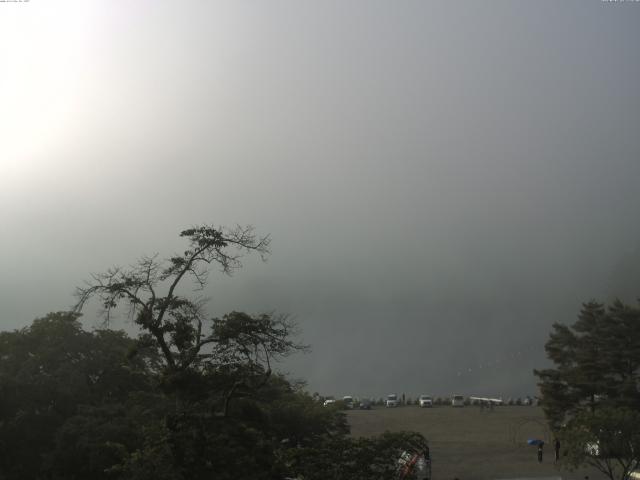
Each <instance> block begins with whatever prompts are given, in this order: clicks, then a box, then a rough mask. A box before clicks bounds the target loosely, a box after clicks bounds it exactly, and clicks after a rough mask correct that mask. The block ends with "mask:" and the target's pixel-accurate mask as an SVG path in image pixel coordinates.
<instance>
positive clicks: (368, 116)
mask: <svg viewBox="0 0 640 480" xmlns="http://www.w3.org/2000/svg"><path fill="white" fill-rule="evenodd" d="M638 25H640V3H635V2H622V3H616V2H601V1H599V0H594V1H573V2H570V1H567V2H556V1H554V2H533V1H532V2H510V1H504V2H498V1H492V2H488V1H487V2H476V1H468V2H437V3H436V2H424V1H404V2H397V1H387V2H382V1H380V2H378V1H371V0H366V1H365V0H363V1H348V2H344V1H335V2H325V1H323V2H299V1H293V0H292V1H272V2H258V1H255V2H237V1H228V2H197V1H193V2H169V1H167V2H159V1H139V2H97V1H93V2H92V1H86V0H83V1H81V2H62V1H60V2H58V1H57V2H45V1H42V0H32V1H30V2H28V3H0V40H1V41H0V60H1V63H0V65H2V67H1V68H2V75H0V138H1V141H0V219H1V221H2V235H1V236H0V267H1V275H0V327H1V328H2V329H14V328H20V327H23V326H25V325H28V324H29V323H30V322H31V321H32V320H33V319H34V318H36V317H39V316H42V315H44V314H46V313H47V312H49V311H56V310H64V309H68V308H70V306H72V305H73V303H74V298H73V295H72V294H73V291H74V288H75V286H76V285H79V284H81V283H82V281H83V280H84V279H85V278H87V277H88V276H89V274H90V273H92V272H99V271H103V270H105V269H107V268H108V267H110V266H112V265H115V264H122V265H127V264H131V263H133V262H135V260H136V258H138V257H139V256H140V255H142V254H151V253H156V252H157V253H159V254H160V255H161V256H165V255H166V256H169V255H171V254H172V253H173V252H174V251H180V250H181V249H183V243H181V241H180V239H179V238H178V233H179V231H180V230H181V229H183V228H186V227H189V226H192V225H196V224H201V223H212V224H215V225H234V224H252V225H254V226H255V227H256V230H257V232H258V233H264V234H266V233H270V234H271V237H272V254H271V256H270V257H269V259H268V261H267V262H266V263H261V262H260V261H259V260H257V259H251V258H248V259H247V261H246V262H245V266H244V268H243V269H242V270H240V271H238V272H236V274H235V275H234V276H233V277H230V278H229V277H224V276H221V275H217V274H216V275H212V277H211V283H210V287H209V288H208V289H207V291H206V292H205V293H206V294H207V295H209V296H210V297H211V302H210V304H209V311H210V313H211V315H216V316H217V315H222V314H223V313H225V312H227V311H230V310H244V311H247V312H250V313H258V312H262V311H276V312H281V313H289V314H291V315H293V316H294V317H295V318H296V319H297V321H298V324H299V325H300V330H301V333H300V340H301V341H303V342H305V343H308V344H310V345H311V347H312V350H311V352H310V353H308V354H305V355H298V356H296V357H293V358H290V359H287V360H286V361H285V362H284V363H282V364H281V365H280V369H281V370H283V371H288V372H289V373H290V374H291V375H292V376H294V377H297V378H304V379H306V380H307V381H308V388H309V389H310V391H319V392H320V393H323V394H335V395H343V394H352V395H374V396H381V395H385V394H387V393H390V392H397V393H399V394H401V393H403V392H405V393H406V394H407V395H416V394H420V393H431V394H433V395H448V394H451V393H453V392H456V393H463V394H488V395H504V396H509V395H527V394H529V395H535V394H536V393H537V389H536V385H535V378H534V377H533V375H532V369H533V368H540V367H544V366H545V365H546V363H545V354H544V342H545V340H546V338H547V336H548V333H549V330H550V326H551V324H552V323H553V322H555V321H560V322H565V323H571V322H573V321H574V319H575V315H576V313H577V312H578V310H579V308H580V304H581V302H583V301H587V300H590V299H592V298H595V299H598V300H602V301H608V300H610V299H612V298H613V297H615V296H621V297H622V298H623V299H625V300H626V301H629V302H631V301H635V299H636V298H637V297H638V296H640V222H639V221H638V218H639V216H638V213H639V210H640V208H639V207H640V188H638V185H639V180H640V90H639V88H638V86H639V84H640V56H639V55H638V45H639V42H640V28H638ZM84 321H85V323H86V325H87V327H88V328H91V327H94V326H97V325H98V324H99V320H98V319H97V318H96V316H95V308H94V309H92V308H89V310H88V311H87V313H86V315H85V318H84ZM119 325H120V326H123V327H125V328H128V329H130V330H131V325H130V324H128V323H127V321H126V318H124V317H123V318H122V319H121V321H120V324H119Z"/></svg>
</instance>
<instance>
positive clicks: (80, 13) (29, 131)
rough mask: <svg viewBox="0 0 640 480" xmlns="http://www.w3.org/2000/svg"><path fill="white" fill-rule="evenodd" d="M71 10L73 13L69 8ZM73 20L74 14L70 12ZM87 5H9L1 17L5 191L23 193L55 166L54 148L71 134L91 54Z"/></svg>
mask: <svg viewBox="0 0 640 480" xmlns="http://www.w3.org/2000/svg"><path fill="white" fill-rule="evenodd" d="M68 7H72V8H68ZM70 12H71V13H72V15H69V13H70ZM90 14H91V11H90V8H89V7H88V6H87V3H84V5H83V3H82V2H72V3H66V4H61V3H58V2H29V3H11V4H10V3H6V4H3V5H2V12H1V13H0V59H1V60H2V67H3V68H2V75H1V76H0V132H1V133H0V137H1V138H2V141H1V142H0V186H1V187H2V188H3V190H5V191H6V190H7V189H8V190H15V189H21V188H24V187H25V186H26V184H27V182H28V181H29V179H30V177H31V176H32V174H33V173H34V172H35V171H38V172H39V174H40V175H43V174H44V175H45V176H46V173H47V172H48V171H51V169H52V168H53V167H54V165H52V163H53V161H52V160H51V157H50V152H51V149H53V148H54V147H55V146H56V144H57V143H58V142H63V141H66V137H68V136H69V135H71V123H72V120H73V118H72V117H73V115H74V112H76V111H78V109H79V108H80V106H81V105H80V103H81V102H80V99H81V97H82V89H81V85H82V76H83V74H84V72H83V71H81V68H80V65H82V62H79V61H78V60H80V59H83V57H84V56H86V55H87V53H86V52H87V51H88V49H87V44H88V38H87V36H88V30H89V28H90V23H91V22H90V21H89V20H90V16H91V15H90Z"/></svg>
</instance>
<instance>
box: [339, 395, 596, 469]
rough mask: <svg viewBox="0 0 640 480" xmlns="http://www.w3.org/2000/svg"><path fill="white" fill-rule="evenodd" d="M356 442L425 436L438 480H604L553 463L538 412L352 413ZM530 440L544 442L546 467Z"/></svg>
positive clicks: (417, 410) (378, 410)
mask: <svg viewBox="0 0 640 480" xmlns="http://www.w3.org/2000/svg"><path fill="white" fill-rule="evenodd" d="M347 418H348V420H349V424H350V425H351V433H352V435H354V436H371V435H376V434H379V433H382V432H384V431H385V430H389V431H399V430H413V431H416V432H420V433H422V434H423V435H424V436H425V437H426V438H427V440H429V445H430V448H431V457H432V461H433V467H432V475H433V478H434V480H440V479H448V480H453V479H454V478H459V479H460V480H475V479H478V480H484V479H506V478H522V477H562V478H563V479H572V480H573V479H576V480H578V479H580V480H583V479H584V478H585V476H586V475H588V476H589V479H590V480H594V479H600V478H603V476H602V474H600V473H599V472H597V471H596V470H592V469H589V470H577V471H573V472H570V471H567V470H563V469H561V468H560V467H559V466H557V465H556V464H555V462H554V451H553V438H551V434H550V433H549V432H548V430H547V429H546V426H545V422H544V416H543V413H542V410H541V409H540V408H539V407H516V406H513V407H506V406H505V407H496V408H495V409H494V410H492V411H489V410H481V409H480V408H479V407H464V408H452V407H445V406H442V407H434V408H418V407H416V406H405V407H399V408H389V409H386V408H383V407H378V408H374V409H373V410H351V411H349V412H348V414H347ZM529 438H540V439H543V440H544V441H545V447H544V456H543V461H542V463H538V460H537V455H536V454H537V450H536V447H533V446H529V445H527V444H526V442H527V439H529Z"/></svg>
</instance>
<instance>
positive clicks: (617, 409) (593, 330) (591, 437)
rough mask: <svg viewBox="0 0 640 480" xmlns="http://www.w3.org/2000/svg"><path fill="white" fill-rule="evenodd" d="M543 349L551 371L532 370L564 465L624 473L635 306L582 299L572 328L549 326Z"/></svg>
mask: <svg viewBox="0 0 640 480" xmlns="http://www.w3.org/2000/svg"><path fill="white" fill-rule="evenodd" d="M545 349H546V351H547V355H548V357H549V358H550V359H551V360H552V361H553V363H554V364H555V368H548V369H544V370H536V371H535V374H536V375H537V376H538V377H539V379H540V382H539V386H540V390H541V392H542V403H541V404H542V407H543V409H544V412H545V414H546V416H547V419H548V420H549V423H550V425H551V428H552V429H553V430H554V431H555V432H556V433H557V435H558V436H559V438H560V441H561V442H562V445H563V447H567V448H569V450H568V455H567V458H566V462H567V463H568V464H570V465H574V466H577V465H581V464H585V463H586V464H590V465H592V466H594V467H595V468H598V469H599V470H600V471H601V472H602V473H604V474H605V475H607V476H608V477H609V478H611V479H614V478H620V479H625V478H627V475H628V474H629V472H630V471H631V470H632V469H635V468H637V467H638V464H639V462H640V457H638V455H637V452H638V451H640V444H639V443H638V439H637V438H636V437H637V434H636V433H635V432H638V431H639V430H638V427H639V426H640V424H639V423H638V420H639V417H638V414H637V408H638V407H637V406H638V405H639V402H640V389H639V386H640V384H639V379H640V377H639V375H640V309H639V308H637V307H632V306H629V305H625V304H623V303H622V302H620V301H615V302H613V303H612V304H611V305H610V306H608V307H605V305H603V304H601V303H597V302H594V301H592V302H589V303H585V304H583V307H582V309H581V311H580V313H579V315H578V319H577V321H576V322H575V323H574V324H573V325H572V326H566V325H562V324H558V323H556V324H554V325H553V331H552V332H551V334H550V336H549V340H548V341H547V343H546V345H545ZM589 445H590V447H589ZM634 452H635V453H634Z"/></svg>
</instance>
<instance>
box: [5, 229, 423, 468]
mask: <svg viewBox="0 0 640 480" xmlns="http://www.w3.org/2000/svg"><path fill="white" fill-rule="evenodd" d="M181 236H182V237H185V238H187V239H188V243H189V245H188V247H187V249H186V250H185V252H184V254H182V255H177V256H173V257H171V258H169V259H168V260H166V261H164V262H161V261H158V260H157V258H156V257H155V256H154V257H144V258H142V259H141V260H140V261H139V262H138V264H137V265H135V266H133V267H130V268H128V269H121V268H114V269H111V270H109V271H107V272H106V273H104V274H98V275H94V276H93V277H92V280H91V281H90V282H88V283H87V284H86V286H85V287H84V288H80V289H78V297H79V302H78V309H79V308H81V307H82V305H84V303H85V302H87V301H88V300H89V299H91V298H92V297H96V298H97V299H98V300H99V301H100V302H101V304H102V306H103V307H104V308H105V311H106V319H107V321H108V319H109V314H110V312H111V310H112V309H114V308H117V307H119V306H124V307H127V308H128V309H129V311H130V312H131V316H132V319H133V320H134V321H135V322H136V324H137V325H138V326H139V328H140V329H141V332H140V334H139V336H138V338H137V339H136V340H134V339H131V338H129V337H128V336H127V335H126V334H125V333H123V332H115V331H111V330H96V331H94V332H86V331H84V330H83V329H82V328H81V325H80V323H79V322H78V317H79V314H78V313H66V312H63V313H55V314H50V315H48V316H47V317H45V318H43V319H39V320H36V321H35V322H34V323H33V325H32V326H31V327H28V328H25V329H23V330H20V331H17V332H10V333H9V332H4V333H0V480H14V479H15V480H40V479H48V480H63V479H64V480H76V479H77V480H80V479H83V480H84V479H88V478H91V479H98V480H100V479H105V480H106V479H111V478H114V479H115V478H117V479H119V480H152V479H153V480H190V479H201V478H216V479H222V480H224V479H229V480H232V479H233V480H241V479H252V480H255V479H265V480H267V479H283V478H285V477H287V476H291V475H297V474H298V473H302V472H303V471H304V472H307V471H308V469H309V466H310V465H315V466H316V467H317V468H320V467H323V466H329V465H331V466H332V467H331V468H332V469H334V470H335V471H336V472H338V473H339V474H340V475H341V476H340V477H335V478H363V477H361V476H357V477H349V476H345V475H351V474H352V473H353V472H355V470H354V468H355V466H356V465H357V466H358V470H362V472H369V473H370V474H371V475H370V476H369V477H368V478H390V477H389V475H390V474H391V473H393V472H394V471H395V469H396V467H397V460H398V456H399V455H400V453H401V452H402V451H407V450H410V449H412V448H416V445H417V446H418V447H419V446H421V445H422V443H421V442H424V439H423V438H422V437H421V436H419V435H411V434H404V435H391V434H389V435H386V436H383V437H382V438H380V439H369V440H353V439H350V438H349V437H348V436H347V434H348V433H349V429H348V426H347V424H346V419H345V415H344V413H343V412H341V411H340V410H339V408H338V407H332V408H324V407H323V406H322V404H321V403H320V402H318V401H317V400H316V399H314V398H313V397H311V396H309V395H308V394H307V393H305V392H304V390H303V387H302V386H301V385H299V384H292V383H290V382H289V381H287V380H286V379H285V378H284V377H282V376H281V375H278V374H276V373H274V372H273V369H272V368H273V363H274V362H275V361H277V360H278V359H279V358H282V357H284V356H286V355H289V354H290V353H293V352H296V351H299V350H302V349H304V348H305V347H304V346H303V345H300V344H298V343H297V342H296V341H295V340H294V339H293V334H294V333H295V329H294V324H293V322H291V320H290V319H289V317H287V316H283V315H274V314H259V315H248V314H246V313H243V312H231V313H229V314H227V315H224V316H223V317H222V318H214V319H209V318H207V317H206V316H205V314H204V310H203V304H202V302H200V301H199V300H197V299H189V298H186V297H184V296H181V295H179V294H178V290H179V286H180V283H181V282H182V280H183V279H185V278H187V277H190V278H191V279H192V280H193V281H194V282H195V284H196V286H198V287H203V286H204V285H205V284H206V280H207V273H208V270H207V269H208V267H209V265H211V264H216V265H218V266H219V267H220V268H221V270H222V271H223V272H225V273H230V272H231V271H232V270H233V269H235V268H238V267H239V266H240V261H239V258H240V254H241V253H242V252H243V251H245V252H247V251H254V252H258V253H259V254H260V255H264V254H266V253H267V247H268V244H269V240H268V237H263V238H256V237H255V236H254V235H253V230H252V229H251V228H250V227H247V228H241V227H238V228H236V229H232V230H228V229H215V228H213V227H208V226H203V227H197V228H192V229H188V230H185V231H183V232H182V233H181ZM338 447H339V448H338ZM316 453H318V454H319V455H320V456H319V457H318V458H315V457H312V456H313V455H315V454H316ZM319 472H320V471H319V470H318V471H314V472H313V473H309V474H308V475H312V474H313V475H317V474H318V473H319ZM349 472H352V473H349ZM353 474H355V473H353ZM360 474H361V472H360V473H358V475H360ZM305 475H306V474H305ZM306 478H316V477H312V476H307V477H306ZM324 478H327V477H324Z"/></svg>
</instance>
